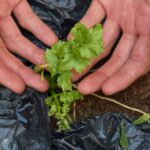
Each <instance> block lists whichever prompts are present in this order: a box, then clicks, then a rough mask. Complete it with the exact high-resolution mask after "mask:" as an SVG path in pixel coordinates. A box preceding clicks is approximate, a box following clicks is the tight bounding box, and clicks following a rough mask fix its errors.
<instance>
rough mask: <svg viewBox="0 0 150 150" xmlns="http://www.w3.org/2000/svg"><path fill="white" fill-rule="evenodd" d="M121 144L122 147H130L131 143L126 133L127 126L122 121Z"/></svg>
mask: <svg viewBox="0 0 150 150" xmlns="http://www.w3.org/2000/svg"><path fill="white" fill-rule="evenodd" d="M119 143H120V146H121V148H122V149H127V150H128V149H129V143H128V138H127V136H126V133H125V128H124V125H123V123H121V126H120V141H119Z"/></svg>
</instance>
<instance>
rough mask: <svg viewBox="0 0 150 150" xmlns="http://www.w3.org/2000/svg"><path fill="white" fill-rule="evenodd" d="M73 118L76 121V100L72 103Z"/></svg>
mask: <svg viewBox="0 0 150 150" xmlns="http://www.w3.org/2000/svg"><path fill="white" fill-rule="evenodd" d="M73 120H74V122H75V121H76V102H74V103H73Z"/></svg>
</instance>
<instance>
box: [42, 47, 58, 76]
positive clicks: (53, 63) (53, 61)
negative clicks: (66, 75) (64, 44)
mask: <svg viewBox="0 0 150 150" xmlns="http://www.w3.org/2000/svg"><path fill="white" fill-rule="evenodd" d="M45 59H46V62H47V64H48V65H49V67H48V68H47V69H48V70H49V71H50V73H51V76H52V77H53V76H55V75H56V74H57V65H58V61H59V59H58V57H57V56H56V55H55V54H54V53H53V52H52V51H51V50H50V49H47V50H46V54H45Z"/></svg>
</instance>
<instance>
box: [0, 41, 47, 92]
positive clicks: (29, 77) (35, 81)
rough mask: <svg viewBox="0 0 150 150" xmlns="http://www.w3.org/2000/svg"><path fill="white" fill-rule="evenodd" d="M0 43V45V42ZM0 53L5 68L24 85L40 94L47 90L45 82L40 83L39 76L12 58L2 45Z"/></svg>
mask: <svg viewBox="0 0 150 150" xmlns="http://www.w3.org/2000/svg"><path fill="white" fill-rule="evenodd" d="M0 43H2V42H1V40H0ZM0 53H1V55H0V59H1V60H2V61H3V62H4V63H5V65H7V67H9V68H11V69H12V70H13V71H14V72H15V73H16V74H17V75H18V76H19V77H20V78H21V79H22V80H23V81H24V83H25V84H26V85H28V86H30V87H32V88H34V89H36V90H38V91H41V92H45V91H46V90H47V89H48V83H47V81H46V80H43V81H41V76H40V75H39V74H36V73H35V72H34V71H33V70H32V69H30V68H28V67H26V66H25V65H24V64H23V63H22V62H21V61H19V60H18V59H17V58H16V57H14V55H12V54H11V53H9V51H8V50H7V49H6V47H5V46H4V44H3V43H2V44H1V49H0Z"/></svg>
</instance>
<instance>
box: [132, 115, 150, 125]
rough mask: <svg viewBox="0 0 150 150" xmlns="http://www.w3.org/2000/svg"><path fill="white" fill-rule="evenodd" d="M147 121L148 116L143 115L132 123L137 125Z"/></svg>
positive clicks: (148, 119) (149, 117) (149, 118)
mask: <svg viewBox="0 0 150 150" xmlns="http://www.w3.org/2000/svg"><path fill="white" fill-rule="evenodd" d="M149 121H150V114H148V113H145V114H144V115H142V116H141V117H139V118H138V119H136V120H135V121H133V124H135V125H138V124H142V123H145V122H149Z"/></svg>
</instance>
